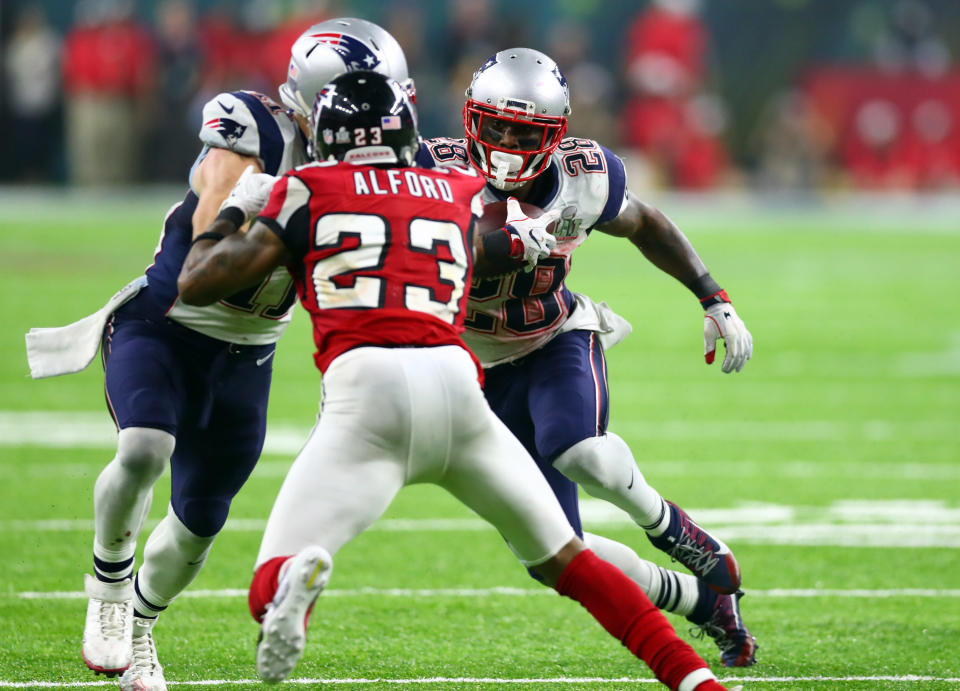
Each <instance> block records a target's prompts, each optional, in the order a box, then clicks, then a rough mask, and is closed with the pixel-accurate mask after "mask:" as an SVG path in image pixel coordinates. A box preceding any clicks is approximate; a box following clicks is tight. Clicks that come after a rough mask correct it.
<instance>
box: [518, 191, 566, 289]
mask: <svg viewBox="0 0 960 691" xmlns="http://www.w3.org/2000/svg"><path fill="white" fill-rule="evenodd" d="M558 218H560V209H554V210H553V211H548V212H546V213H545V214H543V215H542V216H540V217H539V218H530V217H529V216H527V215H526V214H525V213H524V212H523V210H522V209H521V208H520V202H518V201H517V200H516V198H515V197H508V198H507V222H506V225H505V226H504V227H505V228H506V230H507V232H508V233H509V234H510V236H511V240H512V241H513V240H514V239H516V238H518V239H519V240H520V242H521V243H522V244H523V261H524V262H526V264H527V265H526V267H525V268H524V271H533V267H534V266H536V264H537V262H538V261H540V260H541V259H543V258H544V257H548V256H550V250H552V249H553V248H554V247H556V246H557V239H556V238H555V237H553V236H552V235H551V234H550V233H548V232H547V226H549V225H550V224H551V223H553V222H554V221H556V220H557V219H558ZM516 256H517V258H518V259H519V258H520V252H519V251H517V252H516Z"/></svg>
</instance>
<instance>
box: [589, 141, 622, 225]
mask: <svg viewBox="0 0 960 691" xmlns="http://www.w3.org/2000/svg"><path fill="white" fill-rule="evenodd" d="M598 146H600V145H599V144H598ZM600 153H601V155H602V156H603V160H604V163H605V164H606V168H607V202H606V204H604V206H603V210H602V211H601V212H600V217H599V218H598V219H597V220H596V221H595V222H594V225H595V226H598V225H602V224H604V223H606V222H607V221H612V220H613V219H614V218H616V217H617V216H619V215H620V212H621V211H623V209H624V207H625V206H626V205H627V171H626V169H625V168H624V165H623V161H622V160H621V159H620V157H619V156H617V155H616V154H615V153H613V152H612V151H610V149H608V148H606V147H605V146H600Z"/></svg>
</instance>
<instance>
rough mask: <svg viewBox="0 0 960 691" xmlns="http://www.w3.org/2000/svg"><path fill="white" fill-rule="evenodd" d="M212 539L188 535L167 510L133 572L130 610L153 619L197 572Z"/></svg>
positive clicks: (211, 537)
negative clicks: (132, 605) (140, 563)
mask: <svg viewBox="0 0 960 691" xmlns="http://www.w3.org/2000/svg"><path fill="white" fill-rule="evenodd" d="M214 537H215V536H210V537H200V536H199V535H194V534H193V533H191V532H190V531H189V530H188V529H187V527H186V526H185V525H183V523H181V522H180V519H179V518H177V515H176V514H175V513H174V512H173V508H172V507H170V508H169V509H168V511H167V515H166V516H165V517H164V519H163V520H162V521H160V523H159V525H157V527H156V528H154V530H153V532H152V533H150V537H149V538H148V539H147V545H146V547H145V548H144V552H143V566H141V567H140V570H139V571H137V578H136V582H135V586H136V587H135V589H134V610H135V611H136V612H137V613H138V615H139V616H146V617H156V616H157V615H159V614H160V612H162V611H163V610H165V609H166V608H167V606H168V605H169V604H170V603H171V602H173V600H174V598H176V597H177V595H179V594H180V593H182V592H183V591H184V590H185V589H186V587H187V586H188V585H190V583H192V582H193V579H194V578H196V577H197V574H198V573H200V569H202V568H203V563H204V561H206V558H207V555H208V554H209V553H210V547H211V546H212V545H213V540H214Z"/></svg>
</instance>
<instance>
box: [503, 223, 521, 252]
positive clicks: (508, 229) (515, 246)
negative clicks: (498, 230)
mask: <svg viewBox="0 0 960 691" xmlns="http://www.w3.org/2000/svg"><path fill="white" fill-rule="evenodd" d="M502 230H503V232H504V233H506V234H507V238H508V239H509V240H510V254H509V255H508V256H509V257H510V258H511V259H523V255H524V249H525V248H524V246H523V240H521V239H520V233H518V232H517V229H516V228H514V227H513V226H511V225H505V226H504V227H503V228H502Z"/></svg>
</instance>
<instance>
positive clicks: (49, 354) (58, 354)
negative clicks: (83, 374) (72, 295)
mask: <svg viewBox="0 0 960 691" xmlns="http://www.w3.org/2000/svg"><path fill="white" fill-rule="evenodd" d="M146 285H147V277H146V276H139V277H137V278H135V279H134V280H132V281H130V283H128V284H127V285H125V286H124V287H123V288H121V289H120V290H119V291H117V293H116V294H115V295H114V296H113V297H112V298H110V299H109V300H108V301H107V304H105V305H104V306H103V307H101V308H100V309H99V310H97V311H96V312H94V313H93V314H91V315H90V316H89V317H84V318H83V319H81V320H80V321H76V322H73V324H67V325H66V326H58V327H53V328H33V329H30V331H29V332H27V335H26V339H27V362H28V363H30V376H31V377H33V378H34V379H43V378H44V377H56V376H58V375H61V374H73V373H74V372H79V371H81V370H83V369H86V367H87V365H89V364H90V363H91V362H92V361H93V358H94V357H95V356H96V354H97V350H99V349H100V339H101V338H102V337H103V328H104V327H105V326H106V324H107V320H108V319H109V318H110V315H111V314H113V313H114V312H115V311H116V309H117V308H118V307H120V305H122V304H123V303H125V302H126V301H127V300H129V299H130V298H132V297H133V296H134V295H136V294H137V293H139V292H140V291H141V290H142V289H143V288H144V286H146Z"/></svg>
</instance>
